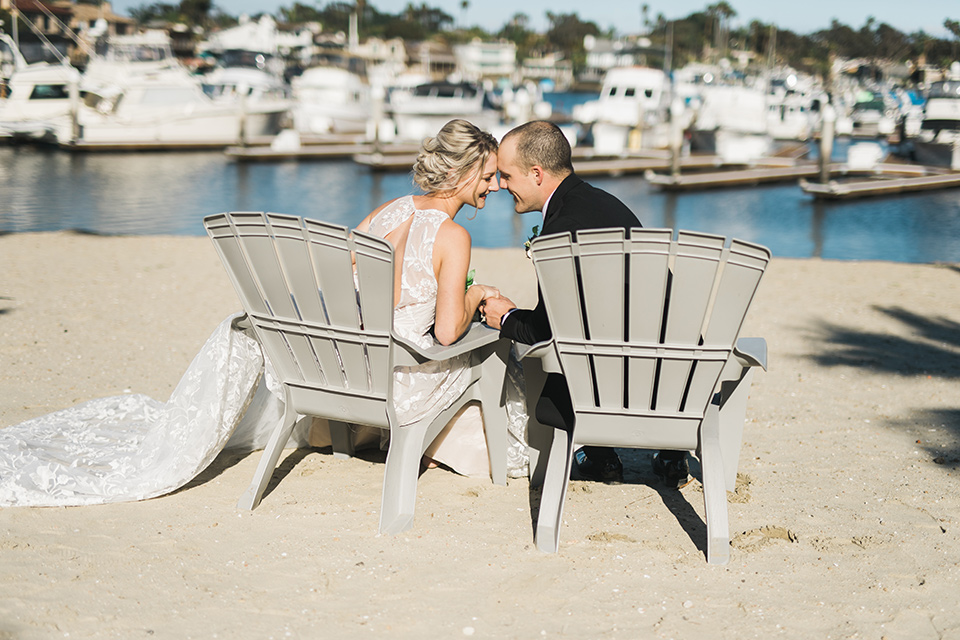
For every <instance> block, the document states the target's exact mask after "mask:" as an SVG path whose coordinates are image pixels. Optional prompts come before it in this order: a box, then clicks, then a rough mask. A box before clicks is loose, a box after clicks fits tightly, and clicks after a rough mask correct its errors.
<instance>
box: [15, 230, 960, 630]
mask: <svg viewBox="0 0 960 640" xmlns="http://www.w3.org/2000/svg"><path fill="white" fill-rule="evenodd" d="M473 267H474V268H475V269H476V277H477V280H478V281H480V282H488V283H491V284H495V285H497V286H499V287H500V288H501V290H502V291H503V292H504V293H505V294H506V295H508V296H510V297H511V298H513V299H514V300H516V301H517V302H519V303H521V304H530V303H532V301H534V300H535V297H536V281H535V277H534V273H533V268H532V265H531V264H530V262H529V261H528V260H527V259H526V258H525V256H524V255H523V252H522V251H521V250H520V249H501V250H476V251H475V255H474V259H473ZM0 273H2V274H3V276H2V278H0V428H3V427H7V426H10V425H13V424H16V423H19V422H21V421H23V420H26V419H28V418H32V417H35V416H40V415H43V414H46V413H49V412H51V411H54V410H57V409H61V408H65V407H70V406H72V405H74V404H76V403H78V402H81V401H84V400H88V399H92V398H97V397H102V396H112V395H119V394H124V393H144V394H147V395H149V396H152V397H154V398H157V399H160V400H166V398H167V397H168V396H169V394H170V392H171V391H172V390H173V388H174V387H175V386H176V384H177V381H178V380H179V378H180V376H181V374H182V373H183V371H184V370H185V368H186V367H187V365H188V364H189V362H190V360H191V359H192V357H193V355H194V354H195V353H196V351H197V350H198V349H199V347H200V346H201V345H202V344H203V342H204V340H205V339H206V338H207V336H208V335H209V334H210V333H211V332H212V331H213V329H214V328H215V327H216V325H217V324H218V323H219V322H220V321H221V320H222V319H223V318H224V317H226V316H227V315H228V314H229V313H232V312H234V311H237V310H239V303H238V301H237V299H236V296H235V294H234V292H233V289H232V287H231V286H230V284H229V282H228V281H227V277H226V274H225V272H224V271H223V268H222V267H221V265H220V262H219V260H218V258H217V256H216V254H215V252H214V249H213V247H212V245H211V244H210V242H209V240H208V239H207V238H194V237H149V238H146V237H97V236H90V235H82V234H75V233H49V234H11V235H4V236H0ZM742 335H744V336H762V337H764V338H766V340H767V343H768V346H769V362H770V369H769V371H768V372H758V373H757V375H756V377H755V379H754V384H753V387H752V391H751V397H750V402H749V405H748V409H747V424H746V426H745V432H744V445H743V450H742V452H741V457H740V468H739V474H740V478H739V486H738V489H737V491H736V492H735V493H731V494H730V495H729V503H730V504H729V517H730V533H731V560H730V563H729V564H728V565H726V566H719V567H717V566H710V565H708V564H707V563H706V560H705V550H704V545H705V535H706V534H705V525H704V521H703V499H702V493H701V488H700V484H699V482H697V481H694V482H692V483H691V484H689V485H688V486H686V487H685V488H684V489H683V490H681V491H679V492H677V491H668V490H666V489H663V488H662V487H661V486H660V485H659V484H658V483H657V481H656V477H655V476H654V475H653V474H652V472H651V471H650V464H649V458H650V454H651V452H648V451H631V450H623V451H622V457H623V459H624V463H625V467H626V480H627V482H626V483H625V484H623V485H620V486H607V485H604V484H599V483H591V482H574V483H572V484H571V488H570V491H569V494H568V498H567V504H566V508H565V523H564V528H563V530H562V532H561V543H560V552H559V553H557V554H553V555H548V554H543V553H541V552H539V551H538V550H537V549H536V547H535V545H534V540H533V523H534V521H535V517H536V513H535V512H534V511H533V509H532V507H531V504H532V502H533V501H532V497H531V491H530V486H529V483H528V482H527V481H526V480H524V479H520V480H510V481H509V482H508V485H507V486H506V487H501V486H496V485H493V484H492V483H491V482H489V481H485V480H482V479H475V478H465V477H460V476H457V475H455V474H453V473H451V472H448V471H445V470H443V469H432V470H429V471H427V472H426V473H424V474H423V475H422V477H421V478H420V482H419V495H418V502H417V513H416V520H415V523H414V527H413V529H412V530H410V531H408V532H406V533H403V534H401V535H398V536H381V535H378V534H377V523H378V512H379V503H380V491H381V481H382V475H383V462H382V456H379V455H378V454H371V455H362V456H360V457H357V458H353V459H350V460H338V459H334V458H333V456H332V455H330V454H329V453H326V452H325V451H323V450H315V449H300V450H288V451H286V452H285V454H284V457H283V458H282V463H281V466H280V468H279V469H278V470H277V472H276V474H275V476H274V485H273V487H272V488H271V489H270V492H269V494H268V495H267V496H266V498H265V499H264V501H263V503H262V504H261V505H260V506H259V507H258V508H257V509H256V510H255V511H253V512H246V511H238V510H237V509H236V506H235V505H236V502H237V499H238V498H239V496H240V494H241V493H242V492H243V490H244V488H245V487H246V485H247V484H248V483H249V481H250V479H251V477H252V476H253V472H254V469H255V467H256V465H257V462H258V460H259V457H260V456H259V453H253V454H249V455H247V454H242V455H241V454H231V453H226V454H223V455H221V456H220V457H219V458H218V459H217V460H216V461H215V462H214V463H213V465H212V466H211V467H209V468H208V469H207V470H206V471H205V472H203V473H202V474H201V475H200V476H199V477H198V478H196V479H195V480H194V481H193V482H191V483H190V484H189V485H188V486H187V487H185V488H183V489H181V490H179V491H177V492H175V493H173V494H172V495H167V496H164V497H160V498H156V499H152V500H146V501H142V502H132V503H122V504H113V505H106V506H92V507H71V508H63V507H60V508H6V509H0V640H3V639H8V638H9V639H13V638H16V639H18V640H19V639H25V640H26V639H32V638H44V639H45V638H65V637H69V638H124V639H127V638H148V637H152V638H178V639H179V638H277V639H281V638H356V637H367V638H381V637H389V638H394V637H396V638H427V637H436V638H461V637H477V638H523V639H526V638H648V637H649V638H677V639H684V638H724V639H727V638H729V639H741V638H771V637H784V638H874V639H880V638H887V639H890V640H893V639H897V638H911V639H927V638H960V607H958V605H960V491H958V489H960V483H958V468H960V438H958V436H960V266H957V265H906V264H895V263H885V262H859V263H858V262H832V261H822V260H816V259H812V260H790V259H780V258H775V259H774V260H773V262H772V263H771V266H770V268H769V269H768V271H767V274H766V276H765V278H764V281H763V282H762V283H761V285H760V290H759V293H758V295H757V298H756V299H755V302H754V304H753V307H752V308H751V310H750V313H749V315H748V317H747V323H746V327H745V329H744V331H743V334H742ZM693 467H694V469H695V471H696V473H698V472H699V467H698V466H697V465H693ZM696 473H695V475H696Z"/></svg>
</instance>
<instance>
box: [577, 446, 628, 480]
mask: <svg viewBox="0 0 960 640" xmlns="http://www.w3.org/2000/svg"><path fill="white" fill-rule="evenodd" d="M575 459H576V464H577V474H578V475H579V476H580V478H581V479H583V480H593V481H595V482H603V483H605V484H622V483H623V463H622V462H620V457H619V456H617V454H616V453H614V454H613V455H612V456H609V457H608V456H604V458H603V459H602V460H599V461H598V460H595V459H592V458H588V457H587V456H586V455H585V454H584V453H583V452H582V451H578V452H577V455H576V457H575Z"/></svg>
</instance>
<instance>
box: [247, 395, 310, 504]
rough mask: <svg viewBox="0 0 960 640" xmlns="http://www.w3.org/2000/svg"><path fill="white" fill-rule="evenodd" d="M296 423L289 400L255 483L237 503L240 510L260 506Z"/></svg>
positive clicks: (265, 451) (262, 458) (261, 457)
mask: <svg viewBox="0 0 960 640" xmlns="http://www.w3.org/2000/svg"><path fill="white" fill-rule="evenodd" d="M296 423H297V412H296V411H294V410H293V409H292V408H291V403H290V401H289V398H288V399H287V402H286V405H285V408H284V411H283V418H282V419H281V420H280V424H278V425H277V426H276V428H275V429H274V430H273V433H272V434H270V440H268V441H267V445H266V447H264V449H263V455H262V456H260V463H259V464H258V465H257V471H256V473H254V474H253V481H252V482H251V483H250V486H249V487H247V490H246V491H244V492H243V495H242V496H240V501H239V502H238V503H237V508H238V509H246V510H253V509H255V508H256V507H257V505H258V504H260V500H261V498H263V492H264V491H265V490H266V488H267V485H268V484H269V483H270V478H272V477H273V471H274V470H275V469H276V468H277V460H279V459H280V454H281V453H283V447H284V445H285V444H287V440H289V439H290V434H291V433H292V432H293V427H294V425H296Z"/></svg>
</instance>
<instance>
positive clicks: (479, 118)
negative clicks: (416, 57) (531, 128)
mask: <svg viewBox="0 0 960 640" xmlns="http://www.w3.org/2000/svg"><path fill="white" fill-rule="evenodd" d="M387 110H388V112H389V114H390V116H391V117H392V118H393V121H394V123H395V125H396V139H397V140H404V141H417V142H419V141H420V140H423V139H424V138H426V137H428V136H433V135H436V133H437V131H439V130H440V128H441V127H442V126H443V125H444V124H446V123H447V122H449V121H450V120H452V119H454V118H463V119H464V120H468V121H470V122H472V123H473V124H475V125H476V126H478V127H480V128H481V129H483V130H485V131H490V130H491V129H494V128H495V127H497V126H498V125H499V124H500V111H499V110H498V109H496V107H495V106H494V104H493V102H492V101H491V99H490V98H489V96H488V95H487V92H486V91H484V89H483V87H481V86H479V85H476V84H471V83H468V82H429V83H425V84H420V85H417V86H415V87H413V89H412V90H398V89H394V90H393V91H391V92H390V94H389V98H388V103H387Z"/></svg>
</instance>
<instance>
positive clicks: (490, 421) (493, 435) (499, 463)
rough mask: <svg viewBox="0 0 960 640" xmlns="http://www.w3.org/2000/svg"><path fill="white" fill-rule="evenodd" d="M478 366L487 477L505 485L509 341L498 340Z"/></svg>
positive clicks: (495, 482)
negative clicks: (487, 462) (487, 463)
mask: <svg viewBox="0 0 960 640" xmlns="http://www.w3.org/2000/svg"><path fill="white" fill-rule="evenodd" d="M493 346H495V347H496V353H492V354H490V355H489V356H488V357H487V358H486V359H485V360H484V361H483V364H482V365H481V374H480V403H481V405H482V406H483V431H484V434H485V435H486V439H487V452H488V454H489V456H490V477H491V478H492V479H493V483H494V484H499V485H505V484H507V406H506V401H505V400H504V382H505V380H506V376H507V364H506V363H507V360H508V359H509V358H510V343H509V342H508V341H507V340H500V341H499V342H496V343H495V344H494V345H493Z"/></svg>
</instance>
